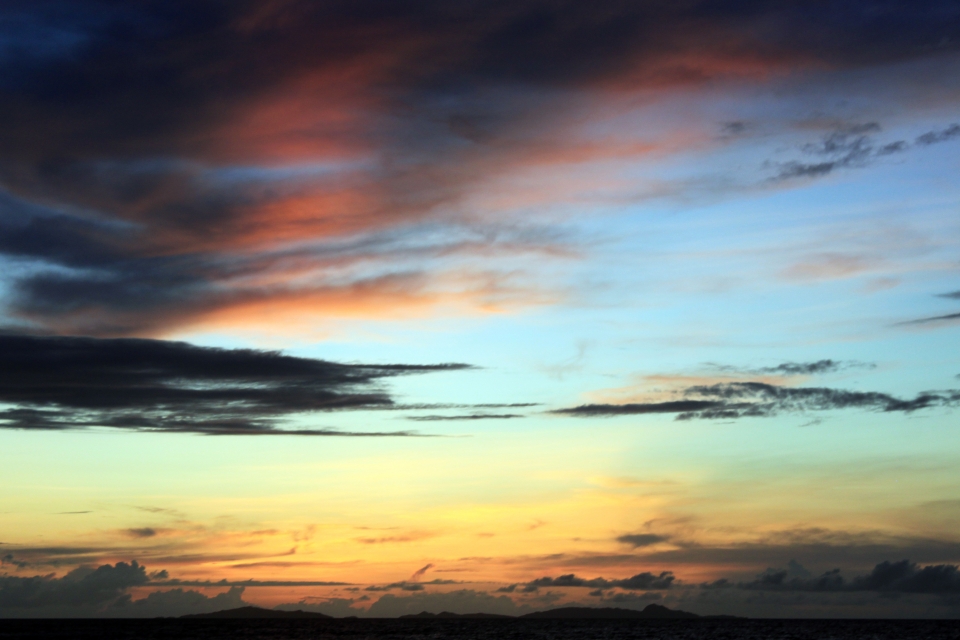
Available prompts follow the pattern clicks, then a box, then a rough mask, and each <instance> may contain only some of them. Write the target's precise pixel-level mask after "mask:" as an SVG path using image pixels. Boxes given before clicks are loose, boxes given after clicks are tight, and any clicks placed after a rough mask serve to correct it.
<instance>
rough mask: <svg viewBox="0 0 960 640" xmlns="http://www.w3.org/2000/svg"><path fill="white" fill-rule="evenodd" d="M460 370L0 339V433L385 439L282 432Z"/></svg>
mask: <svg viewBox="0 0 960 640" xmlns="http://www.w3.org/2000/svg"><path fill="white" fill-rule="evenodd" d="M466 368H469V367H468V366H467V365H462V364H440V365H405V364H386V365H363V364H339V363H335V362H328V361H324V360H313V359H308V358H297V357H293V356H288V355H283V354H281V353H277V352H267V351H257V350H252V349H233V350H228V349H214V348H208V347H197V346H193V345H190V344H187V343H183V342H166V341H159V340H140V339H96V338H75V337H52V336H29V335H12V334H0V371H2V374H0V402H4V403H7V404H10V405H12V406H13V408H9V409H5V410H3V411H0V420H2V422H0V427H3V428H12V429H52V430H65V429H78V428H84V427H112V428H116V429H129V430H135V431H165V432H178V433H201V434H210V435H263V434H295V435H358V436H365V435H379V436H385V435H392V436H410V435H414V434H412V433H410V432H403V431H401V432H394V433H390V432H383V433H379V432H378V433H367V432H358V433H341V432H339V431H336V430H332V429H306V430H299V431H289V430H284V429H281V428H280V427H279V423H280V421H281V420H282V419H283V418H284V417H286V416H288V415H290V414H293V413H298V412H318V411H334V410H342V409H356V408H365V407H377V408H386V407H391V406H392V405H393V401H392V400H391V398H390V397H389V395H388V394H387V393H386V392H385V391H383V390H382V389H381V388H379V387H378V386H377V384H378V383H379V382H381V381H384V380H387V379H390V378H392V377H395V376H399V375H409V374H414V373H428V372H438V371H458V370H463V369H466Z"/></svg>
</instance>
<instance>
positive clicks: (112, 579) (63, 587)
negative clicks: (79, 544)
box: [0, 560, 149, 611]
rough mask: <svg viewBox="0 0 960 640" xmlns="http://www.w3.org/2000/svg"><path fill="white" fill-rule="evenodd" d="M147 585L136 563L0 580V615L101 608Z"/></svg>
mask: <svg viewBox="0 0 960 640" xmlns="http://www.w3.org/2000/svg"><path fill="white" fill-rule="evenodd" d="M148 581H149V578H148V577H147V572H146V570H145V569H144V567H142V566H141V565H139V564H137V562H136V560H134V561H133V562H131V563H130V564H127V563H126V562H118V563H117V564H115V565H113V566H111V565H108V564H107V565H102V566H100V567H98V568H96V569H91V568H89V567H78V568H76V569H74V570H73V571H71V572H70V573H68V574H66V575H65V576H63V577H62V578H54V577H52V576H34V577H32V578H19V577H11V576H0V611H2V610H5V609H14V610H16V609H36V608H43V607H51V606H58V607H90V606H93V607H95V606H100V605H104V604H106V603H108V602H111V601H113V600H115V599H116V598H118V597H120V596H121V595H122V594H123V593H125V592H126V590H127V589H129V588H131V587H137V586H142V585H144V584H146V583H147V582H148Z"/></svg>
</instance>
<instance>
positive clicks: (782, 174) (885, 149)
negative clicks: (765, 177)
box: [772, 122, 960, 180]
mask: <svg viewBox="0 0 960 640" xmlns="http://www.w3.org/2000/svg"><path fill="white" fill-rule="evenodd" d="M880 130H881V128H880V125H879V124H877V123H876V122H868V123H863V124H854V125H849V126H846V127H841V128H839V129H837V130H835V131H833V132H831V133H828V134H827V135H825V136H823V138H821V140H820V141H819V142H817V143H814V144H807V145H804V146H803V147H801V151H802V152H804V153H806V154H808V155H811V156H814V157H819V158H821V159H819V160H815V161H811V162H801V161H797V160H793V161H790V162H782V163H772V164H774V165H775V166H776V167H777V169H778V171H777V175H776V176H775V178H774V179H775V180H789V179H792V178H816V177H820V176H825V175H827V174H829V173H832V172H833V171H835V170H837V169H846V168H851V167H865V166H867V165H868V164H871V163H872V162H875V161H876V160H878V159H879V158H882V157H883V156H889V155H892V154H896V153H901V152H903V151H906V150H907V149H909V148H910V144H909V143H907V142H906V141H905V140H896V141H894V142H887V143H883V144H880V143H875V142H874V140H873V134H876V133H879V132H880ZM957 137H960V124H952V125H950V126H948V127H946V128H945V129H942V130H939V131H929V132H927V133H924V134H923V135H921V136H918V137H917V139H916V141H915V143H914V144H915V145H916V146H920V147H924V146H929V145H931V144H936V143H939V142H946V141H948V140H952V139H954V138H957Z"/></svg>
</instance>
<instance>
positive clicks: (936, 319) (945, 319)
mask: <svg viewBox="0 0 960 640" xmlns="http://www.w3.org/2000/svg"><path fill="white" fill-rule="evenodd" d="M958 320H960V313H948V314H946V315H943V316H931V317H929V318H918V319H917V320H905V321H904V322H898V323H897V325H898V326H906V325H912V324H937V323H953V322H956V321H958Z"/></svg>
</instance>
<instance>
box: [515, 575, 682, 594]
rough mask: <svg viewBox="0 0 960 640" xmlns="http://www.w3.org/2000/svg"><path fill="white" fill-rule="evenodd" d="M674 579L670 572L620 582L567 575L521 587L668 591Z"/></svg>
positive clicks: (533, 589)
mask: <svg viewBox="0 0 960 640" xmlns="http://www.w3.org/2000/svg"><path fill="white" fill-rule="evenodd" d="M675 579H676V577H675V576H674V575H673V572H672V571H663V572H661V573H659V574H653V573H650V572H644V573H638V574H637V575H635V576H632V577H630V578H623V579H621V580H607V579H604V578H592V579H586V578H580V577H578V576H577V575H575V574H572V573H569V574H566V575H562V576H558V577H556V578H551V577H543V578H537V579H536V580H531V581H530V582H527V583H526V584H525V585H524V586H523V591H525V592H531V591H537V590H538V589H540V588H541V587H584V588H589V589H614V588H618V589H624V590H627V591H637V590H648V589H669V588H670V587H671V586H672V585H673V582H674V580H675Z"/></svg>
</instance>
